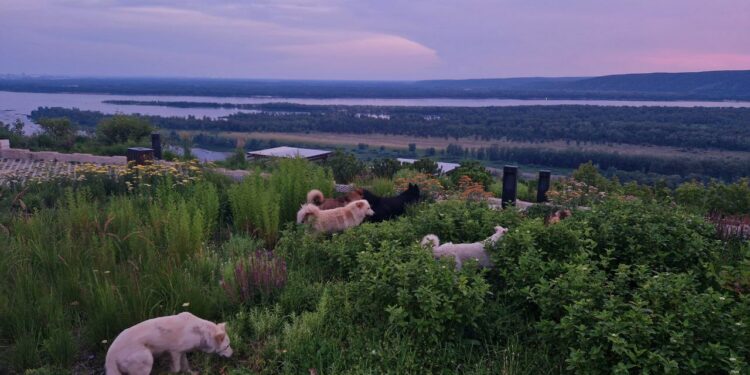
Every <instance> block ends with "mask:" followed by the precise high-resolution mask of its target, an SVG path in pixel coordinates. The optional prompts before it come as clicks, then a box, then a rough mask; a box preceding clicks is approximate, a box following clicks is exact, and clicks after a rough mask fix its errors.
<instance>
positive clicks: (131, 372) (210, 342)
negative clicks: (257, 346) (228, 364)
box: [105, 312, 232, 375]
mask: <svg viewBox="0 0 750 375" xmlns="http://www.w3.org/2000/svg"><path fill="white" fill-rule="evenodd" d="M193 350H200V351H202V352H206V353H216V354H219V355H221V356H224V357H229V356H231V355H232V348H231V347H230V346H229V337H228V336H227V331H226V324H225V323H219V324H215V323H213V322H209V321H208V320H203V319H201V318H199V317H197V316H195V315H193V314H191V313H189V312H184V313H180V314H178V315H170V316H163V317H160V318H154V319H149V320H146V321H144V322H141V323H138V324H136V325H134V326H132V327H130V328H128V329H126V330H124V331H122V333H120V334H119V335H118V336H117V338H115V341H113V342H112V345H111V346H110V347H109V350H108V351H107V360H106V362H105V369H106V370H107V375H119V374H128V375H148V374H150V373H151V367H152V366H153V364H154V356H155V355H159V354H162V353H169V355H170V356H171V358H172V366H171V371H172V372H180V371H188V372H190V373H192V371H190V366H189V365H188V361H187V354H186V353H187V352H190V351H193Z"/></svg>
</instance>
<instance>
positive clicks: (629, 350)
mask: <svg viewBox="0 0 750 375" xmlns="http://www.w3.org/2000/svg"><path fill="white" fill-rule="evenodd" d="M185 168H187V170H188V171H190V169H189V165H188V166H187V167H185ZM152 172H154V173H153V174H146V172H145V170H140V169H133V170H132V171H131V172H128V173H124V174H122V175H120V176H119V177H115V178H109V179H107V178H106V177H105V176H104V175H103V174H99V173H96V172H95V171H90V172H89V173H88V174H87V175H86V178H84V179H83V180H82V181H75V182H69V183H61V182H55V183H54V184H52V183H40V184H33V185H30V187H29V189H28V190H27V191H26V192H25V193H23V194H20V198H18V199H16V196H17V195H18V190H12V191H11V190H3V194H2V195H0V203H1V204H2V207H3V208H6V207H7V208H9V209H8V210H5V211H7V212H8V213H6V214H4V216H2V217H0V220H1V221H0V223H2V224H3V227H2V228H0V245H2V246H1V247H0V255H2V256H0V340H1V341H0V342H1V343H2V344H1V345H0V372H12V371H16V372H20V371H22V370H24V369H27V368H39V367H40V366H42V367H41V368H40V369H38V370H37V373H61V372H64V371H65V370H68V369H71V366H76V369H81V368H84V370H81V371H84V372H95V371H96V370H98V369H100V368H101V363H102V361H103V354H104V352H105V351H106V349H107V346H108V343H109V342H111V340H112V339H113V338H114V336H115V335H116V334H117V333H118V332H119V331H120V330H122V329H123V328H124V327H127V326H129V325H131V324H133V323H135V322H138V321H140V320H143V319H146V318H150V317H154V316H157V315H166V314H172V313H177V312H180V311H185V310H187V311H191V312H194V313H195V314H196V315H199V316H201V317H203V318H207V319H212V320H219V319H228V320H229V333H230V335H231V339H232V344H233V345H232V346H233V347H234V348H235V357H233V358H232V359H230V360H217V359H216V358H213V357H211V356H204V355H202V354H196V355H194V356H193V358H192V359H191V361H192V363H193V364H194V367H197V368H199V369H200V370H202V371H203V372H206V373H221V372H224V373H228V374H250V373H287V374H296V373H302V372H309V369H316V370H317V371H318V372H319V373H388V372H392V373H463V374H489V373H510V374H521V373H524V374H539V373H561V372H574V373H591V374H599V373H612V372H616V373H645V372H648V373H702V374H713V373H730V374H731V373H746V372H747V371H748V370H749V369H750V365H749V363H750V344H748V343H750V329H749V328H748V324H750V298H748V295H747V290H750V289H745V288H746V286H747V285H750V283H744V281H743V280H745V281H746V280H748V279H749V278H748V275H750V271H748V270H750V267H749V266H748V265H749V264H750V248H748V245H747V243H746V242H745V243H744V244H742V243H739V242H737V243H735V242H722V241H719V240H717V239H716V234H715V230H714V228H713V227H712V226H711V225H708V224H706V223H705V222H704V220H703V219H702V217H701V216H699V215H695V214H693V213H691V211H693V210H692V209H691V210H686V209H685V208H684V207H682V206H679V205H675V204H673V203H672V202H671V201H670V199H669V196H664V197H661V198H658V199H657V198H653V197H654V196H656V195H648V194H647V195H648V196H651V197H652V198H648V199H638V198H629V199H628V200H624V199H621V196H620V192H619V191H624V190H625V188H624V187H622V186H619V185H617V184H614V183H613V184H612V185H611V186H608V187H605V188H604V190H607V191H611V192H612V197H609V198H606V199H604V198H603V199H602V200H601V201H594V202H592V207H591V208H590V209H589V210H579V211H576V212H575V213H574V214H573V216H572V217H570V218H567V219H565V220H563V221H561V222H560V223H557V224H554V225H544V224H543V222H542V219H541V217H542V216H544V215H545V214H546V213H548V211H549V209H551V208H549V209H548V208H545V207H541V208H540V207H535V208H532V209H531V210H529V211H527V212H518V211H516V210H512V209H511V210H505V211H496V210H492V209H489V208H488V207H487V205H486V204H485V203H480V202H467V201H464V200H442V201H438V202H422V203H420V204H418V205H415V206H412V207H411V208H410V209H409V210H408V212H407V214H406V215H405V216H403V217H400V218H398V219H395V220H390V221H386V222H382V223H365V224H363V225H361V226H358V227H355V228H352V229H350V230H347V231H345V232H343V233H339V234H332V235H316V234H311V233H308V232H307V231H306V230H305V228H304V226H298V225H294V224H292V223H291V221H293V220H292V219H293V216H294V211H295V210H296V209H297V208H298V207H299V204H300V203H301V202H302V201H304V198H305V197H304V194H305V193H306V191H307V189H309V188H310V187H316V188H321V189H327V190H326V191H327V192H330V191H331V189H332V185H331V184H332V181H331V176H330V173H329V172H327V171H326V170H324V169H323V168H320V167H311V165H310V164H308V163H307V162H305V161H302V160H288V161H283V162H281V163H280V164H278V165H275V166H273V167H272V168H271V169H269V174H267V175H266V174H260V173H256V174H254V175H253V176H251V177H249V178H248V179H247V180H245V181H244V182H242V183H233V182H228V181H227V180H225V179H221V178H218V177H217V176H215V175H212V174H199V173H197V172H191V174H183V172H180V171H179V170H178V169H177V168H176V169H175V170H174V171H171V170H169V171H164V170H159V171H158V173H157V171H152ZM163 172H168V173H166V174H162V173H163ZM401 173H402V174H403V175H404V176H406V175H407V173H406V172H401ZM408 175H409V176H411V177H414V173H413V172H409V173H408ZM137 176H141V177H140V178H139V177H137ZM577 177H578V178H580V179H585V180H587V181H589V182H590V183H591V184H596V185H601V184H604V181H601V180H598V179H597V178H596V176H595V175H590V174H589V175H585V176H584V175H582V174H581V173H579V174H577ZM178 180H179V181H183V180H184V181H185V182H184V183H181V184H177V183H176V181H178ZM126 182H129V183H130V185H132V186H131V187H128V184H126ZM609 183H610V182H607V184H609ZM19 199H20V200H22V201H24V202H26V203H24V204H23V206H22V205H21V204H19V203H18V202H17V201H18V200H19ZM14 200H15V201H14ZM11 201H12V202H11ZM290 215H291V218H290V217H289V216H290ZM232 224H233V225H234V229H235V230H234V231H233V233H230V232H229V230H230V228H231V226H232ZM496 225H502V226H505V227H508V228H510V231H509V232H508V233H507V234H506V235H505V237H503V239H502V240H501V241H499V242H498V243H497V244H496V245H495V246H494V247H492V248H489V249H487V250H488V251H489V252H490V255H491V258H492V260H493V262H494V265H495V266H494V267H493V268H492V269H488V270H480V269H477V267H475V266H474V264H473V262H467V264H466V267H464V268H463V269H462V270H461V271H454V268H453V265H452V260H450V259H441V260H437V261H436V260H435V259H433V257H432V254H431V253H430V252H429V251H428V250H427V249H424V248H421V247H420V246H419V241H420V239H421V238H422V236H424V235H425V234H428V233H433V234H436V235H438V236H439V237H440V239H441V241H442V242H443V243H445V242H454V243H461V242H473V241H478V240H482V239H485V238H486V237H488V236H489V235H490V234H492V233H493V227H494V226H496ZM3 228H5V230H3ZM104 340H106V341H104ZM6 343H7V344H6ZM81 353H85V355H89V353H91V355H93V356H94V359H93V360H86V359H85V357H84V356H83V355H82V354H81Z"/></svg>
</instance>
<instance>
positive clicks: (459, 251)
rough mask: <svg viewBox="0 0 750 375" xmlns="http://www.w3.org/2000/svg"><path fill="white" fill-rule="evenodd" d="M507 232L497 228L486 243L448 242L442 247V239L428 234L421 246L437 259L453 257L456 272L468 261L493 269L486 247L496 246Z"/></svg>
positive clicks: (504, 229)
mask: <svg viewBox="0 0 750 375" xmlns="http://www.w3.org/2000/svg"><path fill="white" fill-rule="evenodd" d="M506 232H508V229H506V228H503V227H501V226H496V227H495V234H493V235H492V236H490V237H489V238H487V239H485V240H484V241H480V242H474V243H458V244H454V243H450V242H448V243H444V244H442V245H440V239H439V238H438V237H437V236H436V235H434V234H428V235H426V236H424V238H422V242H420V244H421V245H422V246H424V247H427V248H428V249H429V248H431V249H432V254H433V255H434V256H435V258H441V257H453V259H455V261H456V270H460V269H461V267H462V266H463V262H464V261H466V260H468V259H476V260H477V262H479V265H480V266H481V267H485V268H492V262H491V261H490V257H489V255H487V252H486V251H485V250H484V247H485V246H486V245H494V244H495V242H497V241H498V240H499V239H500V237H502V236H504V235H505V233H506Z"/></svg>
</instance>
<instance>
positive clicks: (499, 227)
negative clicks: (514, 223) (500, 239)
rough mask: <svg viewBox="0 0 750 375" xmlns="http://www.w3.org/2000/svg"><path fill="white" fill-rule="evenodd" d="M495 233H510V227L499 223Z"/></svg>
mask: <svg viewBox="0 0 750 375" xmlns="http://www.w3.org/2000/svg"><path fill="white" fill-rule="evenodd" d="M495 233H498V234H500V235H501V236H502V235H504V234H505V233H508V228H505V227H501V226H499V225H498V226H496V227H495Z"/></svg>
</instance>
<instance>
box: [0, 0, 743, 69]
mask: <svg viewBox="0 0 750 375" xmlns="http://www.w3.org/2000/svg"><path fill="white" fill-rule="evenodd" d="M0 51H2V53H0V74H21V73H25V74H50V75H71V76H186V77H233V78H284V79H397V80H404V79H405V80H409V79H430V78H489V77H518V76H592V75H603V74H614V73H632V72H652V71H669V72H678V71H699V70H723V69H750V1H749V0H713V1H707V0H619V1H603V0H509V1H507V0H455V1H446V0H402V1H395V0H368V1H364V0H265V1H251V0H246V1H240V0H213V1H208V0H203V1H200V0H184V1H178V0H0Z"/></svg>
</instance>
